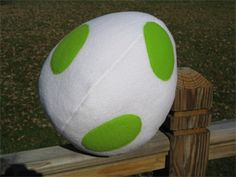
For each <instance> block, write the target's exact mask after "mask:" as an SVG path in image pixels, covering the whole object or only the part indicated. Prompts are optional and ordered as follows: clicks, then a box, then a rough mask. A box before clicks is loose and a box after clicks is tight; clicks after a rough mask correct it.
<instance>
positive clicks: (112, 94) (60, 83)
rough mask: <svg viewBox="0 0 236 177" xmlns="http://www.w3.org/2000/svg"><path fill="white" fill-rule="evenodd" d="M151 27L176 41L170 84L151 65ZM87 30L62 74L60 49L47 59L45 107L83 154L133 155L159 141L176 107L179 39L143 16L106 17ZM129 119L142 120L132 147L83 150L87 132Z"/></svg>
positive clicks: (41, 82) (42, 90)
mask: <svg viewBox="0 0 236 177" xmlns="http://www.w3.org/2000/svg"><path fill="white" fill-rule="evenodd" d="M147 22H155V23H156V24H158V25H160V26H161V27H162V28H163V29H164V30H165V31H166V33H167V34H168V36H169V38H170V40H171V43H172V46H173V52H174V66H173V71H172V74H171V76H170V78H169V79H168V80H162V79H160V78H158V77H157V76H156V75H155V73H154V72H153V69H152V67H151V65H150V60H149V55H148V52H147V46H146V43H145V36H144V32H143V29H144V25H145V23H147ZM85 24H87V25H88V26H89V34H88V37H87V39H86V41H85V43H84V44H83V46H82V48H81V49H80V51H79V52H78V53H77V54H76V56H75V58H74V59H73V61H72V62H71V64H70V65H69V66H68V67H67V68H66V69H65V70H64V71H63V72H62V73H59V74H55V73H53V71H52V68H51V65H50V62H51V59H52V56H53V53H54V52H55V50H56V48H57V46H58V45H57V46H56V47H55V48H54V49H53V50H52V51H51V52H50V54H49V56H48V58H47V59H46V61H45V63H44V65H43V68H42V71H41V75H40V78H39V93H40V99H41V102H42V105H43V107H44V108H45V111H46V112H47V114H48V117H49V118H50V120H51V122H52V123H53V125H54V126H55V128H56V129H57V130H58V131H59V132H60V133H61V134H62V135H63V136H64V137H65V138H67V139H68V140H69V141H70V142H71V143H72V144H73V145H75V146H76V147H77V148H79V149H80V150H83V151H86V152H88V153H92V154H96V155H108V156H110V155H115V154H120V153H124V152H128V151H130V150H132V149H135V148H137V147H139V146H140V145H143V144H144V143H146V142H147V141H148V140H150V139H151V138H152V137H153V136H154V135H155V133H156V132H157V131H158V129H159V127H160V126H161V124H162V123H163V122H164V120H165V118H166V116H167V114H168V112H169V110H170V108H171V106H172V103H173V100H174V97H175V88H176V81H177V65H176V63H177V61H176V50H175V42H174V39H173V37H172V35H171V34H170V32H169V30H168V29H167V27H166V26H165V24H164V23H163V22H162V21H160V20H159V19H157V18H156V17H154V16H152V15H149V14H146V13H142V12H118V13H112V14H107V15H104V16H101V17H98V18H95V19H93V20H90V21H88V22H86V23H85ZM75 40H76V39H75ZM160 50H161V49H160ZM65 59H66V58H65ZM126 114H134V115H137V116H138V117H140V120H141V129H140V132H139V133H138V134H137V136H136V137H135V138H134V139H133V140H132V141H130V142H129V143H126V144H125V145H123V146H120V147H117V148H113V149H112V150H104V151H102V150H100V151H96V150H93V149H89V148H87V147H85V146H84V145H83V143H82V140H83V138H84V137H85V135H86V134H87V133H88V132H90V131H91V130H93V129H95V128H96V127H99V126H100V125H103V124H104V123H106V122H108V121H109V120H112V119H113V118H116V117H119V116H121V115H126ZM129 131H132V130H129ZM110 133H111V134H112V130H110V131H109V133H108V134H110ZM117 138H118V139H119V137H117ZM101 141H102V140H101ZM117 141H118V140H117ZM111 146H112V145H111Z"/></svg>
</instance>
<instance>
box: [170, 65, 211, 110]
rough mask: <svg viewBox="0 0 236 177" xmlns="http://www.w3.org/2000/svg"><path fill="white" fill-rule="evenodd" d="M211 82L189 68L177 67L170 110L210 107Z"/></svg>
mask: <svg viewBox="0 0 236 177" xmlns="http://www.w3.org/2000/svg"><path fill="white" fill-rule="evenodd" d="M212 92H213V89H212V84H211V83H210V82H209V81H208V80H207V79H205V78H204V77H203V76H202V75H201V74H200V73H198V72H197V71H194V70H193V69H191V68H187V67H181V68H178V81H177V88H176V95H175V101H174V104H173V106H172V111H189V110H195V109H204V108H206V109H209V108H211V107H212Z"/></svg>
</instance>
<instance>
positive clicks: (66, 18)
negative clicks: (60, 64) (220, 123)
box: [0, 0, 236, 176]
mask: <svg viewBox="0 0 236 177" xmlns="http://www.w3.org/2000/svg"><path fill="white" fill-rule="evenodd" d="M0 4H1V5H0V12H1V38H0V45H1V50H0V57H1V122H0V125H1V149H0V150H1V151H0V153H2V154H3V153H10V152H15V151H22V150H28V149H35V148H40V147H46V146H53V145H57V144H63V143H66V140H65V139H63V138H62V137H61V136H60V135H58V134H57V133H56V131H55V129H54V128H52V126H51V124H50V122H49V121H48V119H47V118H46V115H45V113H44V112H43V110H42V107H41V106H40V103H39V98H38V78H39V74H40V69H41V66H42V64H43V62H44V60H45V59H46V57H47V55H48V53H49V51H50V50H51V49H52V48H53V47H54V46H55V45H56V44H57V43H58V41H59V40H60V39H62V37H63V36H64V35H65V34H67V33H68V32H69V31H71V30H72V29H73V28H75V27H76V26H78V25H79V24H81V23H83V22H86V21H88V20H89V19H92V18H95V17H97V16H100V15H103V14H106V13H110V12H117V11H128V10H135V11H144V12H148V13H150V14H153V15H154V16H156V17H158V18H160V19H162V20H163V21H164V22H165V23H166V24H167V26H168V28H169V29H170V31H171V32H172V34H173V36H174V38H175V41H176V45H177V55H178V65H179V66H188V67H191V68H193V69H195V70H197V71H199V72H200V73H203V75H204V76H205V77H206V78H207V79H208V80H210V81H211V82H212V83H213V85H214V103H213V120H220V119H232V118H235V117H236V116H235V115H236V106H235V100H236V94H235V90H236V89H235V88H236V79H235V77H236V60H235V51H236V48H235V46H236V45H235V41H236V37H235V36H236V34H235V28H236V26H235V22H236V21H235V20H236V18H235V9H236V8H235V6H236V4H235V3H234V2H233V1H232V2H223V1H222V2H220V1H216V2H207V1H206V2H203V1H200V2H198V1H196V2H157V1H139V2H136V1H133V0H132V1H107V2H105V1H96V2H95V1H94V2H92V1H79V2H75V1H69V2H62V1H43V2H42V1H19V2H14V1H1V3H0ZM233 164H235V158H229V159H225V160H222V161H221V160H218V161H211V162H210V165H209V168H208V169H209V170H210V171H208V174H209V175H212V176H217V175H219V174H222V175H221V176H226V175H227V176H230V175H231V176H235V175H236V172H235V168H233V167H232V166H233ZM228 166H230V168H228ZM218 167H222V168H223V169H222V170H221V172H222V173H221V172H219V170H220V169H221V168H218ZM231 167H232V168H231ZM212 169H213V170H212ZM214 169H215V172H216V173H213V171H214ZM227 170H228V171H227Z"/></svg>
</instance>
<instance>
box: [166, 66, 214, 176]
mask: <svg viewBox="0 0 236 177" xmlns="http://www.w3.org/2000/svg"><path fill="white" fill-rule="evenodd" d="M212 95H213V89H212V84H211V83H210V82H209V81H208V80H207V79H205V78H204V77H203V76H202V75H201V74H200V73H198V72H196V71H194V70H192V69H190V68H186V67H182V68H178V81H177V88H176V95H175V100H174V103H173V106H172V109H171V112H170V114H169V115H168V118H167V119H166V122H165V123H164V124H163V127H164V128H163V129H164V130H165V133H166V134H167V136H168V137H169V140H170V152H169V176H170V177H174V176H179V177H180V176H188V177H192V176H198V177H203V176H204V175H205V172H206V167H207V161H208V154H209V137H210V134H209V131H208V129H207V127H208V126H209V124H210V121H211V114H210V109H211V107H212Z"/></svg>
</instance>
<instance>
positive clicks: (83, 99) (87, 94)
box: [62, 34, 142, 133]
mask: <svg viewBox="0 0 236 177" xmlns="http://www.w3.org/2000/svg"><path fill="white" fill-rule="evenodd" d="M141 36H142V35H141V34H140V35H138V36H137V38H136V39H135V40H134V41H133V42H132V43H131V44H130V45H129V47H128V48H127V49H126V50H125V51H124V52H123V53H122V54H121V55H120V57H118V59H117V60H116V61H115V62H114V63H113V64H112V65H111V67H109V68H108V69H107V70H106V71H105V72H104V73H103V74H102V75H101V77H100V78H99V79H98V80H97V81H96V82H95V83H94V84H93V85H92V86H91V87H90V88H89V89H88V91H87V93H86V94H85V96H84V97H83V98H82V100H81V102H80V103H79V105H78V107H77V108H76V109H75V111H74V112H73V115H72V117H71V118H70V119H68V120H67V121H66V123H65V124H64V126H63V127H62V133H64V130H65V128H66V126H67V125H68V124H69V123H70V121H72V120H73V119H74V117H75V115H76V112H78V110H79V109H80V108H81V106H82V104H83V103H84V102H85V100H86V99H87V97H88V96H89V94H90V92H91V91H92V90H93V89H94V88H95V87H96V86H97V85H98V84H99V83H100V82H101V81H102V80H103V79H104V78H105V77H106V76H107V75H108V74H109V73H110V72H111V71H112V70H113V68H115V67H116V66H117V64H118V63H119V62H121V61H122V59H123V58H124V56H125V55H126V54H127V53H128V52H129V51H130V49H132V47H133V46H134V45H135V44H136V43H137V42H138V41H139V40H140V38H141Z"/></svg>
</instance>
